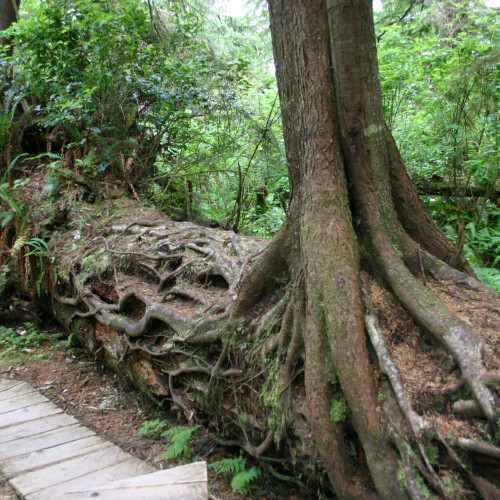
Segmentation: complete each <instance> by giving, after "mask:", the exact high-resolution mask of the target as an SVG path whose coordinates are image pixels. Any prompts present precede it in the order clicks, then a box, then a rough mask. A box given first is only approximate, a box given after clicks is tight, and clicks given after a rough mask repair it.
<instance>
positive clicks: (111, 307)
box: [45, 209, 500, 499]
mask: <svg viewBox="0 0 500 500" xmlns="http://www.w3.org/2000/svg"><path fill="white" fill-rule="evenodd" d="M142 211H143V212H142V213H143V215H142V216H141V215H138V217H139V218H140V220H145V221H146V222H147V220H151V221H155V223H154V224H149V223H147V224H144V223H137V224H133V223H132V221H130V218H129V217H128V218H127V217H124V216H118V217H117V216H113V217H111V220H109V221H106V222H105V223H104V224H103V226H102V229H100V231H102V235H100V234H96V228H95V227H89V228H88V233H87V234H85V233H84V234H83V235H82V236H83V238H82V240H84V241H87V243H85V244H82V246H81V248H77V249H76V250H75V249H73V247H72V246H71V245H72V243H71V242H72V241H73V239H72V235H71V233H70V232H68V233H67V234H63V233H61V234H60V235H59V237H58V238H59V239H57V240H54V241H53V242H52V247H53V248H54V249H57V260H56V262H55V265H56V266H57V267H58V272H59V281H58V284H57V287H56V288H55V289H54V290H52V291H51V289H50V288H47V289H46V290H45V297H46V299H45V300H46V302H47V303H49V302H50V300H52V301H53V302H52V305H51V307H52V308H53V310H54V311H56V313H57V315H58V316H59V317H60V318H61V321H62V322H63V323H64V324H65V325H67V326H68V328H69V329H70V330H71V331H73V332H74V333H76V335H77V336H78V337H79V338H81V339H82V341H83V342H84V343H86V345H88V346H89V348H90V349H91V350H92V351H93V352H94V354H95V355H96V356H97V357H100V358H101V359H102V360H103V361H104V362H106V363H108V364H109V365H110V366H114V367H116V368H117V369H119V370H120V371H121V372H122V373H125V374H127V376H128V377H129V378H130V379H131V380H132V381H134V382H135V383H137V384H138V385H139V386H141V387H142V388H143V389H144V390H146V391H149V392H150V395H151V397H152V398H155V399H158V398H159V399H161V400H162V401H164V402H165V403H166V404H167V405H168V404H170V405H171V407H172V408H173V409H175V408H177V409H178V410H180V412H181V415H183V418H185V419H186V421H195V422H199V423H204V424H206V425H212V426H214V427H213V429H214V430H215V429H217V432H218V435H217V436H216V438H215V439H216V441H217V442H218V443H219V444H220V445H224V446H238V447H240V448H241V449H242V450H244V451H245V452H246V453H248V454H249V455H251V456H252V457H254V458H255V459H258V460H260V461H262V462H263V463H272V464H273V470H274V471H275V472H276V474H278V475H280V476H283V477H292V476H294V475H298V474H301V477H302V480H303V482H304V483H305V487H306V488H307V487H308V485H309V486H311V487H312V486H313V485H315V486H314V488H317V487H318V486H317V484H318V483H317V481H318V479H319V483H320V484H321V486H320V488H328V487H327V486H326V484H327V483H326V482H325V480H324V476H323V467H326V472H327V474H328V475H329V476H330V479H331V481H332V482H335V484H337V485H339V484H340V485H341V488H342V489H343V491H344V492H347V496H351V497H353V498H373V495H374V493H373V486H372V485H371V484H370V481H369V467H368V465H367V463H366V459H365V453H364V450H363V445H362V444H361V442H360V440H359V437H358V434H357V433H358V429H357V424H355V420H354V418H353V413H352V410H351V412H350V413H347V414H346V416H345V419H344V420H343V421H334V420H333V419H332V414H331V411H332V408H331V402H332V401H333V400H335V399H336V398H339V396H341V395H342V393H344V394H346V397H347V391H348V387H347V386H344V385H343V384H342V385H341V384H339V381H340V376H339V373H338V372H337V370H336V368H335V364H332V361H331V359H330V357H329V356H330V350H329V347H328V346H327V345H326V344H325V337H324V336H323V334H324V321H325V316H324V313H323V310H324V309H323V308H322V306H321V303H326V301H327V300H329V298H328V297H327V296H326V297H323V298H322V297H320V295H318V294H316V295H314V292H311V291H307V289H306V287H305V276H304V273H303V272H298V273H296V274H294V275H291V273H290V272H289V269H291V268H293V266H291V262H293V259H294V258H295V257H293V256H291V254H290V253H288V254H287V255H286V257H287V258H286V259H285V260H284V258H283V257H284V253H283V245H284V244H286V245H288V243H286V239H283V240H282V241H281V244H279V245H276V246H274V245H273V246H270V247H267V249H266V248H265V243H264V242H262V241H259V240H256V241H255V242H254V241H252V240H251V239H248V238H244V237H242V236H239V235H234V234H231V233H224V232H222V231H220V230H209V229H203V228H198V227H196V226H193V225H191V224H183V223H175V224H174V223H172V222H171V221H164V222H161V221H159V220H158V217H157V216H156V215H154V216H153V215H152V214H151V215H149V216H148V217H144V215H145V212H146V211H145V210H144V209H142ZM120 218H121V219H123V220H116V219H120ZM68 242H69V243H68ZM103 242H104V244H103ZM287 248H289V249H290V248H291V247H287ZM285 253H286V252H285ZM267 259H270V262H271V263H272V265H271V264H270V263H269V262H268V261H267ZM86 262H88V263H90V264H89V265H90V267H85V266H86V265H87V264H85V263H86ZM97 263H98V264H99V265H100V267H99V266H98V265H97ZM278 264H279V265H278ZM274 265H277V268H275V267H273V266H274ZM379 269H382V270H383V268H382V267H380V268H379ZM392 271H393V272H394V275H395V274H396V271H397V268H396V271H395V270H394V269H392ZM245 272H249V274H245ZM406 272H408V271H407V270H406ZM408 275H409V276H410V277H411V279H415V278H413V277H412V276H411V274H410V273H409V272H408ZM408 275H406V274H404V275H403V276H404V280H406V281H405V283H406V285H408V279H409V278H407V276H408ZM166 276H170V280H165V284H167V283H168V285H169V288H168V289H166V290H162V291H161V292H160V291H159V290H158V285H159V283H160V281H161V280H162V279H164V277H166ZM256 276H257V277H256ZM258 277H262V278H263V279H264V282H265V284H264V285H263V284H262V283H261V282H260V281H259V279H260V278H258ZM327 279H332V277H327ZM334 279H336V278H334ZM367 279H368V280H369V283H368V284H367V286H365V287H364V291H365V302H366V304H367V307H368V308H367V309H366V311H365V315H364V322H365V325H364V327H365V330H366V332H367V333H368V336H369V339H370V341H371V343H372V345H373V350H374V353H373V354H374V356H373V361H374V363H375V365H376V367H377V371H376V373H378V376H379V382H378V384H379V385H378V388H376V390H377V391H378V393H379V396H380V395H382V396H383V397H382V398H381V400H380V401H379V403H378V410H377V413H378V415H380V417H381V421H382V423H383V426H382V427H383V431H382V432H383V435H384V436H385V439H387V441H388V442H389V443H391V444H392V445H393V446H394V450H396V451H395V456H396V458H397V459H398V461H399V468H400V471H401V476H402V477H404V481H405V484H406V486H405V488H406V489H405V493H406V494H407V495H408V496H410V497H411V498H416V499H417V498H418V499H420V498H423V497H424V496H425V495H424V493H423V492H422V484H424V483H425V485H426V487H427V488H430V489H432V490H433V491H435V492H436V493H437V494H438V495H439V496H440V497H443V498H451V497H452V495H450V494H449V493H448V489H447V486H446V485H445V484H444V482H443V477H442V471H443V470H448V469H450V467H451V466H450V465H449V459H447V458H446V457H451V459H452V461H453V463H454V464H455V466H456V469H457V470H459V471H461V474H464V475H465V476H466V477H467V478H468V480H469V481H470V482H471V483H472V484H473V485H475V488H476V489H477V490H478V491H480V492H481V494H482V495H483V496H484V497H485V498H493V496H492V495H494V494H496V490H495V488H496V486H494V485H493V483H492V481H491V477H486V476H485V477H480V476H479V475H478V474H477V473H476V472H475V470H474V469H468V467H470V464H471V463H472V464H474V457H482V459H485V460H490V461H493V462H495V463H498V461H499V460H500V449H499V448H498V445H497V444H494V443H488V442H485V441H481V438H483V439H484V438H485V437H486V436H487V434H486V430H485V429H484V426H483V427H481V425H480V424H481V422H482V421H484V420H483V419H484V416H485V415H486V414H487V411H488V410H489V409H490V410H491V411H493V418H492V419H490V422H494V420H495V415H496V413H495V412H496V409H497V407H498V405H497V399H496V398H497V391H498V381H499V376H498V374H497V373H496V372H495V370H494V365H493V364H492V362H491V358H490V357H487V358H486V360H484V359H483V358H484V355H485V353H484V352H482V350H483V347H484V348H485V347H486V343H485V340H484V338H483V337H482V338H479V337H476V336H473V332H472V329H471V327H470V326H468V325H465V327H466V329H464V328H465V327H463V326H462V323H456V324H455V325H452V326H446V327H445V328H441V329H439V328H436V325H440V323H439V322H437V323H436V321H434V322H431V323H430V326H426V325H427V323H425V322H422V323H423V324H424V326H426V328H425V332H428V331H432V330H437V334H436V335H435V336H436V337H437V338H439V339H440V343H441V344H443V345H444V346H445V347H449V348H450V349H449V350H450V353H451V354H452V356H453V358H454V359H455V360H456V367H458V368H459V369H460V373H457V371H456V369H455V368H454V367H453V368H452V371H451V373H452V374H453V377H451V378H449V379H447V381H446V383H442V384H437V385H436V383H435V379H436V378H438V379H439V374H440V373H441V368H440V367H441V366H442V364H439V363H438V362H436V365H435V367H434V368H432V370H430V371H429V372H428V374H427V375H426V376H425V377H424V376H423V375H422V377H421V378H420V379H419V380H418V381H416V382H415V383H414V384H413V387H412V386H411V385H409V384H410V382H409V378H408V375H407V373H406V371H405V370H406V368H405V366H404V365H402V364H401V363H402V361H401V359H400V357H398V356H395V353H394V349H395V347H394V344H391V342H393V341H391V340H390V338H389V337H388V334H387V331H385V330H384V328H383V327H382V326H380V325H379V324H378V322H377V315H378V313H377V312H376V311H375V310H371V309H370V307H371V306H372V305H373V304H374V303H375V302H376V301H377V300H378V299H376V298H374V297H370V296H369V293H368V289H369V288H370V287H372V288H373V287H374V286H375V283H374V282H372V281H370V279H369V278H367ZM391 279H393V278H391V276H390V274H389V273H387V283H390V284H391V288H393V289H394V291H395V293H397V296H398V297H403V299H405V295H404V293H402V292H401V290H400V289H399V288H398V287H397V286H396V285H394V284H392V281H391ZM394 279H395V278H394ZM429 279H433V277H432V276H431V277H430V278H429ZM336 283H341V282H339V281H336ZM377 286H378V285H377ZM420 286H421V287H422V288H425V287H423V286H422V285H420ZM431 286H432V283H428V287H427V288H429V289H430V288H431ZM447 286H449V287H452V285H451V284H448V285H447ZM401 287H403V285H401ZM428 291H429V290H427V289H426V292H428ZM400 292H401V293H400ZM412 293H413V294H414V295H410V299H411V300H417V299H418V300H419V301H422V300H424V303H427V302H425V301H430V299H429V298H428V295H420V293H421V292H420V288H419V289H418V293H417V292H412ZM464 293H465V292H464ZM477 293H483V294H486V295H488V296H490V295H489V293H490V292H485V291H480V292H477ZM486 295H485V296H486ZM415 297H416V299H415ZM422 297H424V299H422ZM491 297H494V296H493V295H491ZM240 299H241V302H240ZM410 299H409V300H408V304H410V305H411V304H412V302H411V300H410ZM405 300H406V299H405ZM432 300H433V302H432V304H431V306H432V307H434V309H432V308H431V309H430V310H431V311H433V313H432V314H434V315H435V316H437V315H439V314H441V312H440V311H441V309H440V307H441V306H439V305H434V304H435V303H437V302H438V301H437V299H432ZM495 300H496V298H495ZM408 304H405V306H406V307H407V309H408V310H409V311H410V312H411V307H410V306H409V305H408ZM341 307H342V305H341ZM489 307H490V309H489V311H490V312H489V314H491V315H495V314H497V313H496V312H495V307H494V304H493V303H489ZM207 313H209V314H211V315H208V316H207ZM441 317H442V316H441ZM437 319H439V318H437ZM457 325H458V326H457ZM414 328H415V327H414ZM306 330H307V332H308V336H307V337H306V338H305V337H304V332H305V331H306ZM315 335H316V336H317V337H318V338H321V339H322V340H321V342H319V343H317V342H316V341H315V337H314V336H315ZM413 335H415V332H414V333H413ZM471 339H475V340H474V342H472V343H471ZM470 345H472V346H474V349H472V350H471V349H470ZM457 346H458V347H457ZM455 351H457V352H455ZM443 359H448V357H445V358H443ZM336 363H337V362H336ZM457 375H459V376H460V378H457ZM385 377H387V380H385ZM414 386H416V388H415V387H414ZM478 387H479V389H478ZM415 394H422V395H426V396H425V397H429V398H438V399H439V398H444V399H445V400H447V401H448V400H449V401H450V403H449V410H447V411H449V412H451V414H453V419H452V420H450V422H453V421H455V422H456V421H457V419H458V422H461V421H462V420H460V419H463V422H471V424H468V425H470V426H472V425H474V426H475V427H471V429H475V430H471V431H470V432H469V433H467V432H465V431H462V432H459V431H458V430H453V432H452V431H449V430H448V431H447V434H446V435H445V433H444V431H442V430H441V431H440V433H438V432H436V431H435V429H436V428H440V429H441V428H442V426H443V419H445V421H446V418H445V417H446V415H444V414H442V413H439V412H435V411H434V410H433V408H432V406H428V407H425V409H422V407H420V406H419V404H418V400H416V399H415ZM478 394H479V396H478ZM484 394H486V396H484ZM482 396H484V397H486V398H487V401H489V403H491V406H490V407H488V406H487V405H486V411H485V405H484V404H483V405H481V404H480V398H481V397H482ZM490 396H491V397H492V400H490V399H489V397H490ZM375 397H376V393H375ZM422 397H424V396H422ZM340 400H341V399H340ZM497 418H498V417H497ZM440 426H441V427H440ZM490 430H491V431H492V432H493V433H494V431H495V429H494V428H493V427H492V428H491V429H490ZM313 435H314V438H315V442H314V444H313V440H312V436H313ZM347 436H349V437H347ZM443 436H446V437H443ZM254 443H258V444H254ZM429 447H430V448H431V449H435V450H438V451H439V454H438V457H437V458H436V456H434V455H433V456H432V457H431V456H430V455H429V451H428V450H429ZM321 449H323V453H325V454H328V455H329V456H330V457H331V458H332V460H331V461H330V462H329V463H328V464H325V463H324V462H322V461H320V460H318V455H317V450H321ZM458 451H460V453H463V455H462V454H460V453H458ZM434 454H436V451H434ZM291 457H293V460H292V459H291ZM436 460H438V461H439V464H440V465H439V466H436V465H435V464H436V463H437V462H436ZM447 460H448V461H447ZM431 462H432V463H431ZM332 463H333V464H335V466H334V467H333V466H332ZM464 467H465V469H464ZM264 468H265V467H264ZM322 478H323V479H322ZM315 481H316V483H315ZM324 491H328V490H327V489H326V490H324ZM488 495H489V496H488Z"/></svg>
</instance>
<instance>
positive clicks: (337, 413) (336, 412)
mask: <svg viewBox="0 0 500 500" xmlns="http://www.w3.org/2000/svg"><path fill="white" fill-rule="evenodd" d="M348 416H349V406H348V404H347V400H346V398H345V396H344V393H343V392H338V393H337V394H335V396H334V397H333V399H332V403H331V405H330V418H331V419H332V421H333V422H337V423H340V422H345V420H346V419H347V417H348Z"/></svg>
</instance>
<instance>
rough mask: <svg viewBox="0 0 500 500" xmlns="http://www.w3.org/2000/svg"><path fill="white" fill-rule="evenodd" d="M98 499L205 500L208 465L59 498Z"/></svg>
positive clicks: (125, 480)
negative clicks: (184, 499)
mask: <svg viewBox="0 0 500 500" xmlns="http://www.w3.org/2000/svg"><path fill="white" fill-rule="evenodd" d="M97 496H98V497H99V498H103V499H110V500H111V499H116V498H119V499H120V500H122V499H129V498H130V499H134V498H140V499H141V500H143V499H151V500H153V499H155V500H156V499H158V500H160V499H162V498H163V499H172V500H173V499H176V498H186V499H191V500H198V499H199V500H202V499H204V500H206V499H207V498H208V490H207V465H206V462H195V463H193V464H188V465H182V466H180V467H173V468H171V469H166V470H161V471H157V472H152V473H151V474H145V475H142V476H136V477H131V478H128V479H121V480H118V481H113V482H110V483H106V484H103V485H102V486H99V487H97V486H93V487H92V488H89V487H88V485H87V487H86V488H85V489H83V490H79V491H71V492H68V493H66V494H65V495H62V496H61V497H60V498H67V499H84V498H94V497H97Z"/></svg>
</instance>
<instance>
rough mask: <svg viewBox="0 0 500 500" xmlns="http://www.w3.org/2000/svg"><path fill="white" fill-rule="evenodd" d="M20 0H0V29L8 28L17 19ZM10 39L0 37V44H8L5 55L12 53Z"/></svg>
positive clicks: (3, 45)
mask: <svg viewBox="0 0 500 500" xmlns="http://www.w3.org/2000/svg"><path fill="white" fill-rule="evenodd" d="M20 4H21V0H0V31H3V30H6V29H7V28H10V26H11V24H12V23H15V22H16V21H17V13H18V12H19V6H20ZM11 44H12V40H11V39H10V38H6V37H0V45H1V46H2V47H5V46H7V45H10V48H9V49H8V51H7V54H6V55H7V56H10V55H12V52H13V50H14V48H13V47H12V45H11Z"/></svg>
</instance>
